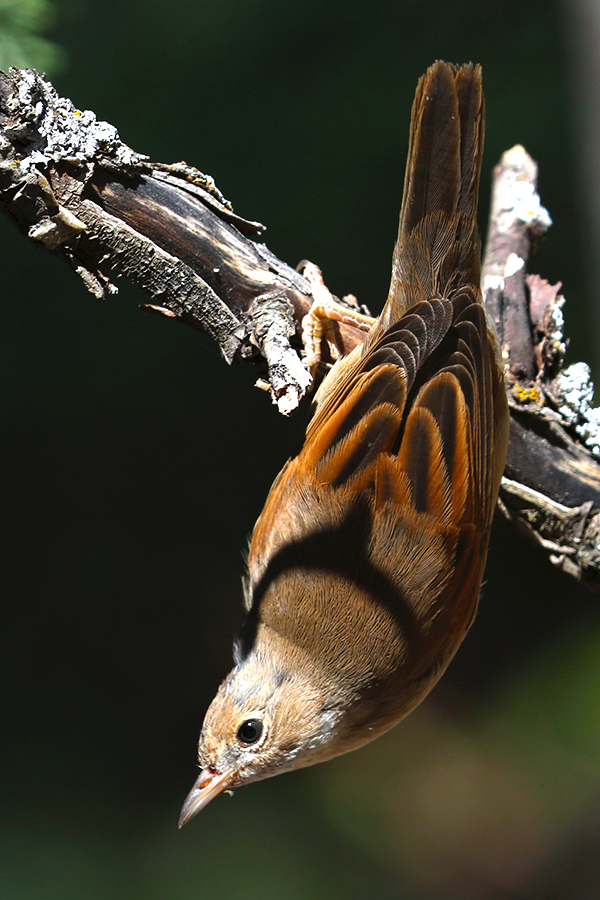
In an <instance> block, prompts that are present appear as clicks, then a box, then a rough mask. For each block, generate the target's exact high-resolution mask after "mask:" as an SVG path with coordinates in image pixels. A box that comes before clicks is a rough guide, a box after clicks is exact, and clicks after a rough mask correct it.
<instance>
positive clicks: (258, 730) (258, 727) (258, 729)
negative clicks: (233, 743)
mask: <svg viewBox="0 0 600 900" xmlns="http://www.w3.org/2000/svg"><path fill="white" fill-rule="evenodd" d="M262 733H263V723H262V722H261V721H260V719H246V721H245V722H242V724H241V725H240V727H239V728H238V733H237V736H238V741H240V742H241V743H242V744H255V743H256V742H257V741H258V740H260V738H261V737H262Z"/></svg>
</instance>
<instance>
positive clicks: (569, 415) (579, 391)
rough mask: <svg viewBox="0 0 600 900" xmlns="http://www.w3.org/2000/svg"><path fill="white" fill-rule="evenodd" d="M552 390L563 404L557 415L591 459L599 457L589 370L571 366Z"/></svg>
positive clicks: (597, 414)
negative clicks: (568, 427) (572, 429)
mask: <svg viewBox="0 0 600 900" xmlns="http://www.w3.org/2000/svg"><path fill="white" fill-rule="evenodd" d="M556 387H557V388H558V390H559V392H560V394H561V397H562V400H563V401H564V403H563V405H562V406H560V407H559V412H560V413H561V415H563V416H564V417H565V419H566V420H567V422H568V423H569V425H570V426H571V427H572V428H574V429H575V431H576V432H577V434H578V435H579V436H580V438H581V440H582V441H583V443H584V444H585V446H586V447H587V448H588V449H589V450H590V451H591V452H592V453H593V454H594V456H597V457H600V409H598V408H596V407H593V406H592V402H593V400H594V385H593V382H592V379H591V373H590V368H589V366H588V365H587V364H586V363H584V362H578V363H573V365H571V366H569V367H568V368H566V369H565V370H564V371H563V372H561V373H560V375H558V376H557V378H556Z"/></svg>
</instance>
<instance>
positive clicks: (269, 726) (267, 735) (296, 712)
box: [179, 648, 345, 827]
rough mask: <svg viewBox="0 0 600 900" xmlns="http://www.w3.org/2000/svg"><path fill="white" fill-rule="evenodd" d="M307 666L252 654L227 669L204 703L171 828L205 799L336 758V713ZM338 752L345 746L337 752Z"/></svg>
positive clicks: (265, 654) (271, 654) (338, 709)
mask: <svg viewBox="0 0 600 900" xmlns="http://www.w3.org/2000/svg"><path fill="white" fill-rule="evenodd" d="M330 698H331V693H330V692H327V691H326V690H325V689H324V685H323V682H322V677H321V676H320V675H319V673H318V672H316V671H315V670H314V668H312V667H311V666H310V665H299V664H298V661H297V660H295V664H290V660H284V659H282V655H281V654H277V653H274V652H273V648H269V650H268V652H261V648H258V649H257V648H255V649H253V650H252V651H251V652H250V654H249V655H248V656H247V657H246V658H245V659H244V660H243V661H241V662H239V663H238V665H236V666H235V668H234V669H233V670H232V671H231V672H230V674H229V675H228V676H227V678H226V679H225V681H224V682H223V683H222V684H221V686H220V688H219V690H218V692H217V694H216V696H215V698H214V700H213V702H212V703H211V705H210V707H209V709H208V712H207V713H206V717H205V719H204V723H203V725H202V731H201V734H200V743H199V746H198V759H199V763H200V766H201V772H200V776H199V777H198V779H197V781H196V783H195V784H194V787H193V788H192V790H191V791H190V793H189V794H188V796H187V798H186V800H185V803H184V804H183V808H182V810H181V816H180V818H179V826H180V827H181V826H182V825H185V824H186V822H189V820H190V819H191V818H193V816H195V815H196V813H197V812H199V811H200V810H201V809H202V808H203V807H204V806H206V804H207V803H209V801H210V800H212V799H213V797H216V796H217V795H218V794H220V793H222V792H223V791H228V790H232V789H233V788H237V787H241V786H242V785H244V784H249V783H250V782H251V781H259V780H260V779H263V778H269V777H270V776H272V775H278V774H280V773H281V772H286V771H289V770H291V769H298V768H302V767H304V766H308V765H312V764H313V763H316V762H319V761H321V760H324V759H328V758H330V757H332V756H336V755H337V754H338V753H340V752H343V749H339V741H340V738H341V737H342V736H341V735H340V734H339V733H338V730H337V728H336V726H337V725H338V723H339V721H340V719H341V718H342V708H341V706H339V705H332V704H331V699H330ZM344 749H345V748H344Z"/></svg>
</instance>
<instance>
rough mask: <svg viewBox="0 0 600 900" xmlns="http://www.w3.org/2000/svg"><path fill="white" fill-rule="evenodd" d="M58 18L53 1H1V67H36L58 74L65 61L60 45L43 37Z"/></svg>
mask: <svg viewBox="0 0 600 900" xmlns="http://www.w3.org/2000/svg"><path fill="white" fill-rule="evenodd" d="M55 21H56V8H55V6H54V4H53V3H52V2H51V0H0V69H2V70H3V71H8V68H9V66H17V67H19V68H34V69H37V70H38V71H40V72H46V73H47V74H48V75H54V74H55V73H56V72H58V70H59V69H60V68H61V67H62V66H63V65H64V64H65V52H64V50H63V49H62V47H59V45H58V44H55V43H53V42H52V41H49V40H48V39H47V38H45V37H41V34H42V32H44V31H47V30H48V29H49V28H51V27H52V26H53V25H54V23H55Z"/></svg>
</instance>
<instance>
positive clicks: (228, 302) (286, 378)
mask: <svg viewBox="0 0 600 900" xmlns="http://www.w3.org/2000/svg"><path fill="white" fill-rule="evenodd" d="M536 176H537V169H536V166H535V163H534V162H533V160H531V158H530V157H529V156H528V155H527V154H526V152H525V151H524V150H523V148H522V147H515V148H513V149H512V150H511V151H508V153H506V154H504V156H503V158H502V160H501V162H500V165H499V166H498V167H497V168H496V170H495V172H494V193H493V198H492V210H491V216H490V225H489V231H488V240H487V247H486V252H485V257H484V265H483V291H484V296H485V300H486V306H487V309H488V312H489V313H490V315H491V317H492V318H493V320H494V322H495V325H496V328H497V330H498V334H499V337H500V343H501V348H502V354H503V358H504V360H505V365H506V379H507V390H508V395H509V403H510V407H511V437H510V446H509V454H508V461H507V466H506V472H505V476H506V477H505V478H504V480H503V483H502V488H501V492H500V498H499V509H500V511H501V512H502V514H503V515H505V516H506V517H507V518H508V519H509V520H510V521H511V522H512V523H513V524H514V525H515V526H516V527H517V528H519V529H520V530H522V531H524V532H525V533H527V535H528V536H530V537H532V538H533V539H534V540H536V541H537V542H538V543H539V544H541V546H542V547H544V548H545V549H546V551H547V552H548V555H549V558H550V560H551V562H553V563H554V564H555V565H558V566H559V567H560V568H562V569H564V570H565V571H566V572H568V573H569V574H570V575H572V576H573V577H575V578H577V579H578V580H580V581H582V582H584V583H586V584H587V585H588V586H590V587H592V588H600V464H599V462H598V458H599V457H600V415H599V413H598V411H597V410H595V409H592V407H591V398H592V393H593V386H592V385H591V381H590V377H589V369H588V368H587V366H585V364H584V363H578V364H576V365H575V366H570V367H569V368H568V369H565V368H564V365H563V363H564V352H565V339H564V335H563V332H562V311H561V310H562V306H563V304H564V299H563V298H562V297H561V296H560V295H559V293H558V291H559V289H560V285H555V286H551V285H549V284H548V283H547V282H545V281H544V280H543V279H541V278H539V277H538V276H535V275H527V274H526V268H527V261H528V258H529V254H530V252H531V249H532V247H533V246H534V245H535V242H536V240H537V238H538V236H539V235H540V234H542V233H543V232H544V231H545V230H546V229H547V228H548V227H549V225H550V224H551V222H550V218H549V216H548V214H547V212H546V211H545V210H544V209H543V207H542V206H541V203H540V200H539V197H538V195H537V193H536V190H535V188H536ZM0 208H1V209H2V211H3V212H4V213H5V214H6V215H7V216H8V217H9V218H10V219H11V220H12V221H13V223H14V224H15V225H16V226H17V228H19V230H20V231H21V232H22V233H23V234H25V235H26V236H27V237H29V238H30V239H31V240H34V241H37V242H41V243H42V244H43V245H44V246H45V247H46V248H47V249H48V250H49V251H50V252H51V253H53V254H54V255H56V256H59V257H61V258H62V259H64V260H65V261H66V262H67V263H68V264H69V265H70V266H71V267H72V268H73V269H74V270H75V272H76V273H77V274H78V275H79V276H80V277H81V278H82V279H83V281H84V283H85V285H86V287H87V288H88V290H90V291H91V292H92V293H93V294H94V295H95V296H97V297H103V296H104V295H105V294H106V293H107V292H108V293H115V292H116V291H117V288H116V287H115V285H114V278H115V277H116V276H121V277H124V278H126V279H128V280H129V281H131V282H132V283H134V284H136V285H138V286H139V287H141V288H142V290H143V291H145V292H146V293H147V294H148V297H149V302H148V303H147V304H145V305H144V308H145V309H148V310H150V311H153V312H157V313H160V314H162V315H166V316H168V317H170V318H178V319H180V320H181V321H183V322H185V323H187V324H189V325H192V326H193V327H196V328H200V329H201V330H203V331H205V332H207V333H208V334H209V335H210V336H211V337H212V338H213V339H214V340H215V341H216V342H217V344H218V346H219V348H220V350H221V353H222V355H223V357H224V358H225V360H226V361H227V362H231V361H232V360H233V359H234V358H241V359H244V358H246V359H253V360H254V361H255V362H257V361H258V362H259V363H262V365H263V370H264V372H265V374H266V375H267V380H266V381H265V380H264V379H262V378H261V379H259V382H260V384H261V386H266V387H268V389H269V390H270V391H271V394H272V396H273V399H274V401H275V402H276V403H277V404H278V407H279V409H280V411H281V412H283V413H286V414H288V413H290V412H292V411H293V410H294V409H295V408H296V406H297V405H298V402H299V401H300V399H301V397H302V396H303V394H304V393H305V392H306V390H307V389H308V388H309V386H310V381H311V379H310V376H309V375H308V373H307V371H306V369H305V368H304V366H303V364H302V362H301V359H300V356H299V352H298V351H299V350H300V348H301V341H300V333H301V321H302V318H303V316H304V315H305V314H306V313H307V312H308V310H309V308H310V305H311V302H312V294H311V289H310V285H309V283H308V282H307V281H306V279H304V278H303V277H302V276H301V275H300V274H299V273H298V272H297V271H295V270H294V269H292V268H291V267H290V266H288V265H287V264H286V263H284V262H282V261H281V260H279V259H277V258H276V257H275V256H274V254H272V253H271V252H270V251H269V249H268V248H267V246H266V245H265V244H264V243H262V242H261V241H260V236H261V234H262V232H263V230H264V227H263V226H262V225H260V224H259V223H257V222H251V221H248V220H245V219H243V218H241V217H240V216H237V215H236V214H235V212H234V211H233V208H232V206H231V204H230V203H229V202H228V201H226V200H225V198H224V197H223V196H222V194H221V193H220V191H219V190H218V188H217V187H216V185H215V184H214V181H213V180H212V178H210V177H209V176H206V175H203V174H202V173H201V172H200V171H198V170H197V169H195V168H193V167H191V166H188V165H186V164H185V163H176V164H174V165H164V164H161V163H153V162H151V161H150V160H149V159H148V158H147V157H145V156H142V155H140V154H138V153H136V152H135V151H133V150H131V149H130V148H129V147H127V146H126V145H125V144H123V143H122V142H121V140H120V139H119V136H118V134H117V131H116V129H115V128H114V127H113V126H111V125H109V124H108V123H106V122H99V121H98V120H97V119H96V117H95V115H94V114H93V113H92V112H90V111H84V112H82V111H81V110H78V109H76V108H75V107H74V106H73V104H72V103H71V101H70V100H68V99H65V98H61V97H59V96H58V94H57V93H56V91H55V90H54V88H53V87H52V85H51V84H49V83H48V82H47V81H46V80H45V79H43V78H42V77H41V76H39V75H38V74H37V73H36V72H34V71H32V70H20V69H11V71H10V73H9V74H8V75H6V74H4V73H0ZM363 337H364V336H363V334H362V333H361V332H359V331H358V330H356V329H354V328H352V327H351V326H347V325H340V340H341V343H342V345H343V347H344V350H345V352H349V351H350V350H351V349H352V348H353V347H354V346H356V345H357V344H359V343H360V342H361V341H362V340H363Z"/></svg>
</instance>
